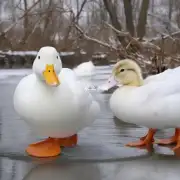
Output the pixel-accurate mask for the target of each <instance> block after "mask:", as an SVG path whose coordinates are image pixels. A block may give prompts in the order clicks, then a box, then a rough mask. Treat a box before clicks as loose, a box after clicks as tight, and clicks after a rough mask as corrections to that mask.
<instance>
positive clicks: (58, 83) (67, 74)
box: [14, 46, 100, 157]
mask: <svg viewBox="0 0 180 180" xmlns="http://www.w3.org/2000/svg"><path fill="white" fill-rule="evenodd" d="M32 69H33V73H32V74H30V75H28V76H26V77H24V78H23V79H22V80H21V81H20V82H19V84H18V85H17V87H16V90H15V93H14V108H15V110H16V112H17V113H18V114H19V115H20V116H21V117H22V118H23V119H24V120H25V121H26V122H27V123H28V124H29V125H30V126H31V127H32V129H33V130H35V132H37V133H38V134H39V135H42V136H48V137H49V138H48V139H46V140H44V141H41V142H38V143H34V144H31V145H29V146H28V148H27V149H26V151H27V153H28V154H30V155H32V156H36V157H51V156H57V155H59V154H60V152H61V149H60V146H73V145H76V143H77V132H78V131H80V130H81V129H83V128H84V127H86V126H88V125H90V124H91V123H92V122H93V121H94V120H95V118H96V117H97V115H98V113H99V112H100V107H99V104H98V103H97V102H96V101H95V100H93V97H92V96H91V94H90V93H89V92H88V91H86V90H85V88H84V87H83V86H82V85H81V83H80V82H79V81H78V78H77V77H76V74H75V73H74V72H73V71H72V70H70V69H68V68H62V62H61V59H60V56H59V54H58V52H57V51H56V49H55V48H53V47H49V46H47V47H43V48H41V49H40V51H39V52H38V54H37V56H36V59H35V61H34V63H33V68H32Z"/></svg>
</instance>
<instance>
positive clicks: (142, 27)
mask: <svg viewBox="0 0 180 180" xmlns="http://www.w3.org/2000/svg"><path fill="white" fill-rule="evenodd" d="M148 8H149V0H143V1H142V4H141V10H140V13H139V20H138V25H137V36H138V37H139V38H140V39H142V38H143V37H144V36H145V34H146V23H147V14H148Z"/></svg>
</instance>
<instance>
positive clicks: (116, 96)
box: [106, 59, 180, 152]
mask: <svg viewBox="0 0 180 180" xmlns="http://www.w3.org/2000/svg"><path fill="white" fill-rule="evenodd" d="M112 74H113V75H112V76H111V77H110V78H109V80H108V82H107V84H106V89H109V88H112V87H113V86H114V85H117V84H118V86H119V88H118V89H117V90H115V91H114V93H113V94H112V96H111V98H110V108H111V110H112V112H113V113H114V115H115V116H116V117H118V118H119V119H121V120H123V121H125V122H128V123H134V124H137V125H140V126H146V127H148V128H149V131H148V133H147V135H146V136H144V137H142V138H141V139H140V141H138V142H133V143H129V144H127V146H132V147H133V146H134V147H135V146H143V145H149V144H151V143H152V142H153V136H154V134H155V132H156V129H161V128H176V132H175V135H174V136H173V137H172V138H170V139H166V140H159V141H157V143H159V144H172V143H177V145H176V147H174V148H173V150H174V151H175V152H178V151H179V152H180V109H179V107H180V81H179V77H180V67H177V68H175V69H169V70H167V71H164V72H163V73H161V74H158V75H155V76H151V77H150V78H149V80H148V78H147V80H148V81H146V83H144V81H143V78H142V73H141V69H140V67H139V66H138V65H137V63H135V62H134V61H132V60H129V59H125V60H121V61H119V62H118V63H117V64H116V65H115V66H114V68H113V72H112Z"/></svg>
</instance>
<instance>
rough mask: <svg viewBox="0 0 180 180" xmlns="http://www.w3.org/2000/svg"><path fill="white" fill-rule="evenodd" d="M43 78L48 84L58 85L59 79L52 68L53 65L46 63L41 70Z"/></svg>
mask: <svg viewBox="0 0 180 180" xmlns="http://www.w3.org/2000/svg"><path fill="white" fill-rule="evenodd" d="M43 76H44V79H45V81H46V84H48V85H50V86H58V85H60V81H59V79H58V76H57V74H56V72H55V70H54V65H52V64H50V65H49V64H47V65H46V68H45V71H44V72H43Z"/></svg>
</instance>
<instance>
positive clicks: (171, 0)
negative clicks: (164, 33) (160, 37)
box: [168, 0, 174, 33]
mask: <svg viewBox="0 0 180 180" xmlns="http://www.w3.org/2000/svg"><path fill="white" fill-rule="evenodd" d="M173 4H174V3H173V0H169V13H168V17H169V23H168V31H169V33H171V19H172V9H173Z"/></svg>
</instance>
